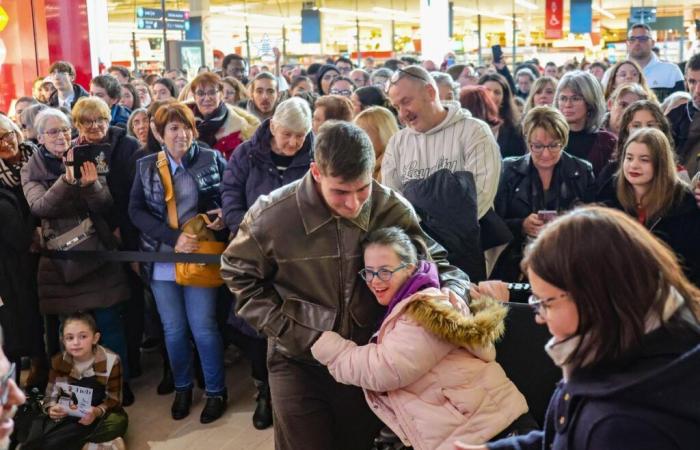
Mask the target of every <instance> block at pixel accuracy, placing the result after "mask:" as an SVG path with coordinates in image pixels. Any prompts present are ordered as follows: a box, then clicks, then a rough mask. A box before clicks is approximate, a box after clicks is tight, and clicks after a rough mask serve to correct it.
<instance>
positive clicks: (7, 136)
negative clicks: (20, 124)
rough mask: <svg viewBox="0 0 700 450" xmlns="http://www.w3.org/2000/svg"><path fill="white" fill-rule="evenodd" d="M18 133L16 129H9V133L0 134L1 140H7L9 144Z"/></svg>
mask: <svg viewBox="0 0 700 450" xmlns="http://www.w3.org/2000/svg"><path fill="white" fill-rule="evenodd" d="M16 134H17V132H16V131H14V130H12V131H8V132H7V133H5V134H3V135H2V136H0V141H2V142H6V143H8V144H9V143H10V142H12V139H14V137H15V135H16Z"/></svg>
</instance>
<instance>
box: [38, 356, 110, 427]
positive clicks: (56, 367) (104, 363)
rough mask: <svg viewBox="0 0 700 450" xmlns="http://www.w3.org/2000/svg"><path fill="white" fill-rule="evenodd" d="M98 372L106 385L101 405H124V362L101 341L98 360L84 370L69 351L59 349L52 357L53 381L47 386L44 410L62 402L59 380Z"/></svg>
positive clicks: (99, 378)
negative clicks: (103, 345) (58, 385)
mask: <svg viewBox="0 0 700 450" xmlns="http://www.w3.org/2000/svg"><path fill="white" fill-rule="evenodd" d="M91 376H95V377H96V378H97V381H98V382H99V383H101V384H103V385H104V386H105V399H104V401H103V402H102V403H100V404H99V405H94V406H97V407H99V408H102V409H103V410H104V411H105V413H108V412H110V411H114V410H119V409H121V405H122V366H121V362H120V360H119V356H117V354H116V353H114V352H112V351H111V350H108V349H106V348H104V347H102V346H101V345H98V346H97V348H96V349H95V361H94V363H93V365H92V366H91V367H88V368H87V370H85V371H84V372H83V373H80V372H78V369H77V368H76V367H75V365H74V363H73V357H72V356H71V355H70V354H69V353H68V352H63V353H59V354H57V355H56V356H54V357H53V358H51V371H50V372H49V384H48V385H47V386H46V397H45V400H44V410H47V411H48V409H49V408H50V407H51V406H53V405H55V404H56V403H57V402H58V390H56V389H54V386H55V385H56V383H68V384H74V383H75V382H76V381H77V380H80V379H82V378H86V377H91Z"/></svg>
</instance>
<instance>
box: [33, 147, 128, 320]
mask: <svg viewBox="0 0 700 450" xmlns="http://www.w3.org/2000/svg"><path fill="white" fill-rule="evenodd" d="M64 171H65V169H64V167H63V163H62V162H61V160H59V159H57V158H55V157H54V156H53V155H51V154H50V153H48V151H47V150H46V149H45V148H43V147H41V148H40V149H39V151H38V152H36V153H34V155H33V156H32V157H31V158H30V160H29V162H28V163H27V164H25V166H24V167H22V172H21V174H22V188H23V189H24V195H25V197H26V199H27V203H28V204H29V208H30V210H31V212H32V214H33V215H34V216H36V217H37V218H39V219H41V232H42V236H43V238H44V240H46V239H50V238H51V237H53V236H55V235H60V234H62V233H65V232H67V231H69V230H71V229H73V228H74V227H76V226H77V225H78V224H79V223H80V221H81V220H83V219H85V218H87V217H88V216H89V217H91V218H93V221H94V222H95V223H98V222H99V221H101V220H102V218H103V217H104V216H105V215H106V214H107V213H108V212H109V211H110V209H111V208H112V205H113V202H112V196H111V195H110V192H109V188H108V187H107V182H106V180H105V178H104V177H103V176H99V177H98V179H97V181H95V182H94V183H93V184H91V185H89V186H86V187H80V186H76V185H71V184H68V182H67V181H66V180H65V177H64V176H63V173H64ZM78 264H80V265H81V267H82V265H87V266H89V267H92V268H94V269H93V270H92V271H89V273H87V274H86V275H84V276H83V277H81V278H80V279H78V280H76V281H72V282H67V281H66V279H65V278H64V276H63V273H62V271H61V270H60V267H61V263H60V262H58V261H54V260H51V259H49V258H46V257H42V258H41V259H40V260H39V272H38V275H37V283H38V290H39V308H40V311H41V312H42V313H43V314H70V313H73V312H76V311H78V310H90V309H96V308H106V307H109V306H112V305H114V304H116V303H119V302H121V301H123V300H126V299H128V298H129V296H130V292H129V288H128V286H127V280H126V274H125V273H124V271H123V268H122V266H121V265H120V264H118V263H102V264H100V263H98V262H92V261H81V262H79V263H78Z"/></svg>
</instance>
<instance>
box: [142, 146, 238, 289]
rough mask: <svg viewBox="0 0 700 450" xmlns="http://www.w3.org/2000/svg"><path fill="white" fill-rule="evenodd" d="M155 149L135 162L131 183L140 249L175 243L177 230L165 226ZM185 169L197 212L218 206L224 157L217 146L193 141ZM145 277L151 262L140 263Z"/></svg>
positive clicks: (166, 223)
mask: <svg viewBox="0 0 700 450" xmlns="http://www.w3.org/2000/svg"><path fill="white" fill-rule="evenodd" d="M157 160H158V153H153V154H150V155H148V156H145V157H143V158H141V159H139V160H138V161H137V162H136V176H135V177H134V184H133V186H132V187H131V197H130V202H129V217H131V220H132V222H133V223H134V225H135V226H136V228H138V229H139V231H140V232H141V234H140V238H141V239H140V241H141V242H140V247H141V250H143V251H150V252H153V251H158V250H160V244H161V243H165V244H167V245H169V246H170V247H175V243H176V242H177V238H178V237H179V236H180V231H179V230H173V229H172V228H170V227H169V226H168V220H167V216H168V213H167V206H166V203H165V193H164V192H163V183H162V182H161V179H160V174H159V173H158V169H157V168H156V161H157ZM182 163H183V166H184V167H185V170H186V171H187V173H189V174H190V175H192V177H193V178H194V180H195V182H196V183H197V188H198V192H199V198H198V206H197V212H198V213H203V212H206V211H209V210H212V209H216V208H219V207H220V205H221V196H220V194H219V188H220V184H221V176H222V174H223V172H224V167H225V165H226V161H224V159H223V157H222V156H221V153H220V152H218V151H216V150H209V149H204V148H200V147H199V146H198V145H197V144H196V143H194V144H193V145H192V147H190V150H189V151H188V152H187V155H185V157H184V158H183V159H182ZM142 267H143V270H144V275H145V279H146V280H150V275H151V269H152V264H142Z"/></svg>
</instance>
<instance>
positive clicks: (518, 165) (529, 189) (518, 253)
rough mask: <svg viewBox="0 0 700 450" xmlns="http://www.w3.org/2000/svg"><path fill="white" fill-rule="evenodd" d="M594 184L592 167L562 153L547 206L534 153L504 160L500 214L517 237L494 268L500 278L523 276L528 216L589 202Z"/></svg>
mask: <svg viewBox="0 0 700 450" xmlns="http://www.w3.org/2000/svg"><path fill="white" fill-rule="evenodd" d="M593 185H594V177H593V169H592V167H591V164H590V163H589V162H587V161H584V160H583V159H580V158H576V157H574V156H571V155H569V154H568V153H566V152H562V153H561V158H560V159H559V162H558V163H557V165H556V166H555V168H554V175H553V176H552V181H551V185H550V187H549V191H548V197H547V202H546V203H545V196H544V192H543V187H542V182H541V181H540V177H539V174H538V172H537V169H536V168H535V166H534V165H533V163H532V161H531V157H530V154H527V155H524V156H519V157H514V158H506V159H505V160H503V172H502V173H501V181H500V183H499V186H498V195H497V196H496V213H497V214H498V215H499V216H500V217H501V218H502V219H503V220H504V221H505V222H506V224H507V225H508V228H510V230H511V232H512V233H513V236H514V237H515V238H514V240H513V241H512V242H511V244H510V245H509V247H508V248H507V249H506V250H505V251H504V253H503V254H501V256H500V258H499V263H498V265H497V266H496V268H495V269H494V270H495V271H497V272H496V273H497V274H498V276H499V277H503V278H501V279H504V280H515V279H517V277H518V274H519V273H520V269H519V264H520V259H522V248H523V245H524V243H525V240H526V239H527V236H525V235H523V222H524V220H525V218H527V216H529V215H530V214H533V213H537V212H538V211H540V210H555V211H559V212H563V211H567V210H569V209H571V208H573V207H574V206H575V205H576V204H577V203H578V202H584V203H585V202H588V201H590V200H591V199H590V198H589V197H590V195H591V192H592V191H593ZM494 275H495V274H494Z"/></svg>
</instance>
